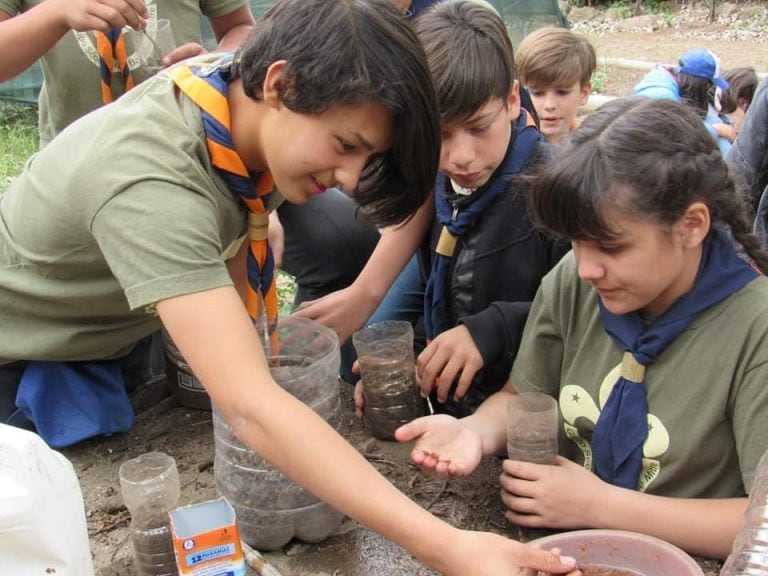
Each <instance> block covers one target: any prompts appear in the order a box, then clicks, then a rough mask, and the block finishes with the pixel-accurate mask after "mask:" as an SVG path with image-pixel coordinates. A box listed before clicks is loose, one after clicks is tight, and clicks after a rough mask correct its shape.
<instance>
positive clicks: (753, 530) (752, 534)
mask: <svg viewBox="0 0 768 576" xmlns="http://www.w3.org/2000/svg"><path fill="white" fill-rule="evenodd" d="M720 576H768V451H766V452H765V453H764V454H763V457H762V458H761V459H760V462H759V463H758V465H757V468H756V469H755V476H754V479H753V480H752V490H751V491H750V493H749V504H747V511H746V512H745V513H744V521H743V522H742V524H741V530H739V534H738V536H736V540H735V541H734V543H733V548H732V550H731V554H730V556H728V559H727V560H726V561H725V564H724V565H723V569H722V570H721V572H720Z"/></svg>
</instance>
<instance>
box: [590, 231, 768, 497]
mask: <svg viewBox="0 0 768 576" xmlns="http://www.w3.org/2000/svg"><path fill="white" fill-rule="evenodd" d="M758 275H759V274H758V273H757V272H756V271H755V270H754V269H753V268H752V267H751V266H750V265H749V264H748V263H747V262H746V261H745V260H744V259H743V258H742V257H740V256H739V255H738V254H737V252H736V249H735V248H734V246H733V243H732V241H731V238H730V235H729V234H728V232H727V231H725V230H724V227H722V226H714V227H713V229H712V232H711V233H710V234H709V236H708V237H707V238H706V240H705V241H704V246H703V251H702V257H701V264H700V265H699V271H698V274H697V276H696V282H695V283H694V286H693V289H692V290H691V291H690V292H688V293H687V294H685V295H684V296H682V297H680V298H679V299H678V300H677V301H676V302H675V303H674V304H673V305H672V306H671V307H670V308H669V309H668V310H667V311H666V312H664V313H663V314H662V315H661V316H659V317H658V318H657V319H656V320H654V322H653V323H652V324H650V325H649V326H647V327H645V326H644V325H643V321H642V319H641V318H640V314H639V313H637V312H631V313H629V314H622V315H619V316H617V315H615V314H611V313H610V312H609V311H608V310H607V309H606V308H605V307H604V306H603V304H602V302H600V301H599V299H598V304H599V306H600V320H601V321H602V324H603V328H604V329H605V331H606V332H608V334H610V336H611V337H612V338H613V340H614V341H615V342H616V344H617V345H618V346H619V347H620V348H621V349H622V350H625V351H626V352H625V353H624V360H623V361H622V365H621V376H619V379H618V381H617V382H616V384H615V385H614V387H613V390H612V391H611V394H610V395H609V397H608V401H607V402H606V403H605V406H604V407H603V410H602V413H601V414H600V418H599V419H598V421H597V424H596V426H595V431H594V434H593V436H592V453H593V457H594V461H595V472H596V473H597V475H598V476H599V477H600V478H602V479H603V480H605V481H606V482H610V483H611V484H614V485H616V486H622V487H624V488H629V489H631V490H635V489H636V488H637V485H638V479H639V476H640V472H641V469H642V460H643V443H644V442H645V440H646V438H647V437H648V402H647V399H646V396H645V386H644V384H643V381H644V377H645V368H646V367H647V366H649V365H651V364H653V362H654V361H655V360H656V359H657V358H658V357H659V356H660V355H661V353H662V352H664V349H665V348H666V347H667V345H668V344H669V343H670V342H672V341H673V340H674V339H675V338H677V335H678V334H680V333H681V332H682V331H683V330H685V329H686V328H687V327H688V325H689V324H690V323H691V322H692V321H693V320H694V319H695V318H696V317H697V316H698V315H699V314H700V313H701V312H703V311H704V310H706V309H707V308H709V307H710V306H714V305H715V304H717V303H718V302H720V301H722V300H725V299H726V298H728V297H729V296H730V295H731V294H733V293H735V292H738V291H739V290H740V289H741V288H743V287H744V286H745V285H746V284H747V283H749V282H750V281H752V280H753V279H754V278H756V277H757V276H758Z"/></svg>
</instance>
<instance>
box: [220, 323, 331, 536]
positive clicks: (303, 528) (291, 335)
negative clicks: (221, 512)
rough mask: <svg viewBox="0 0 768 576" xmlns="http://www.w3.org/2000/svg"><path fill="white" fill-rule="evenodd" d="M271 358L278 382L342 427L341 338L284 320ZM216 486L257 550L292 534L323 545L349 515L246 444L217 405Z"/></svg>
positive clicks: (317, 325)
mask: <svg viewBox="0 0 768 576" xmlns="http://www.w3.org/2000/svg"><path fill="white" fill-rule="evenodd" d="M272 347H273V349H272V350H271V351H270V354H269V355H268V356H267V360H268V362H269V365H270V371H271V373H272V377H273V378H274V379H275V381H276V382H277V383H278V384H279V385H280V386H282V387H283V388H284V389H285V390H286V391H287V392H289V393H291V394H292V395H293V396H295V397H296V398H298V399H299V400H301V401H302V402H304V403H305V404H306V405H307V406H309V407H310V408H312V409H313V410H314V411H315V412H316V413H317V414H318V415H320V416H321V417H322V418H323V419H324V420H326V422H328V423H329V424H330V425H331V426H332V427H333V428H334V429H336V430H337V431H339V432H341V428H342V408H341V397H340V395H339V380H338V374H339V365H340V363H341V357H340V355H339V340H338V337H337V336H336V333H335V332H334V331H333V330H331V329H330V328H327V327H325V326H323V325H322V324H320V323H318V322H315V321H313V320H308V319H306V318H297V317H292V316H289V317H286V318H281V319H280V320H279V321H278V326H277V337H276V338H274V337H273V338H272ZM213 433H214V440H215V445H216V454H215V458H214V477H215V480H216V488H217V490H218V492H219V494H221V495H222V496H224V497H225V498H226V499H227V500H228V501H229V503H230V504H231V505H232V507H233V508H234V509H235V513H236V515H237V518H236V521H237V527H238V530H239V532H240V537H241V538H242V539H243V541H245V542H246V543H247V544H249V545H250V546H252V547H253V548H255V549H257V550H275V549H277V548H280V547H281V546H284V545H285V544H287V543H288V541H289V540H291V538H294V537H295V538H298V539H299V540H303V541H304V542H319V541H321V540H324V539H325V538H327V537H328V536H330V535H331V534H332V533H333V532H335V531H336V530H337V529H338V527H339V526H340V525H341V523H342V521H343V520H344V515H343V514H341V513H340V512H338V511H337V510H335V509H334V508H332V507H331V506H329V505H328V504H326V503H325V502H323V501H322V500H318V499H317V498H316V497H315V496H313V495H312V494H310V493H309V492H308V491H306V490H304V489H303V488H302V487H300V486H299V485H298V484H295V483H294V482H292V481H290V480H289V479H288V478H287V477H286V476H284V475H283V474H282V473H281V472H279V471H278V470H276V469H275V468H273V467H272V466H271V465H270V464H269V463H267V461H266V460H264V459H262V458H261V456H259V455H258V454H257V453H256V452H254V451H253V450H251V449H250V448H248V447H247V446H245V445H244V444H243V443H241V442H240V441H239V440H238V439H237V437H236V435H235V433H234V431H233V430H232V428H231V427H230V426H229V425H228V424H227V422H226V421H225V420H224V419H223V418H222V416H221V414H219V412H218V411H217V410H216V407H215V406H214V409H213Z"/></svg>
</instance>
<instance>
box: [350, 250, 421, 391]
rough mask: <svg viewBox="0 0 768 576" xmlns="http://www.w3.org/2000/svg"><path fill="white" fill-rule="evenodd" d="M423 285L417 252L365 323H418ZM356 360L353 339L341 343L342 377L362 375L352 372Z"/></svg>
mask: <svg viewBox="0 0 768 576" xmlns="http://www.w3.org/2000/svg"><path fill="white" fill-rule="evenodd" d="M424 289H425V284H424V281H423V279H422V277H421V270H420V267H419V259H418V257H417V256H414V257H413V258H411V259H410V261H409V262H408V264H406V265H405V268H403V271H402V272H400V275H399V276H398V277H397V278H396V279H395V281H394V282H393V283H392V286H390V288H389V290H388V291H387V294H386V295H385V296H384V299H383V300H382V301H381V303H380V304H379V307H378V308H376V310H374V312H373V314H372V315H371V317H370V318H368V321H367V322H366V326H370V325H371V324H375V323H376V322H383V321H385V320H403V321H406V322H410V323H411V324H413V325H414V326H415V325H416V323H417V322H418V321H419V318H421V316H422V314H423V313H424ZM355 360H357V354H356V353H355V349H354V346H352V342H351V339H350V340H348V341H347V342H345V343H344V345H343V346H342V347H341V370H340V371H339V373H340V376H341V378H342V380H344V381H345V382H349V383H350V384H354V383H356V382H357V381H358V380H359V379H360V376H358V375H357V374H353V373H352V364H354V363H355Z"/></svg>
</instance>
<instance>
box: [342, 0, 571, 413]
mask: <svg viewBox="0 0 768 576" xmlns="http://www.w3.org/2000/svg"><path fill="white" fill-rule="evenodd" d="M415 28H416V33H417V35H418V37H419V39H420V40H421V42H422V44H423V45H424V49H425V52H426V54H427V61H428V63H429V67H430V70H431V72H432V77H433V79H434V83H435V89H436V91H437V97H438V102H439V109H440V116H441V118H440V123H441V130H442V145H441V150H440V173H439V174H438V178H437V180H436V183H435V193H434V198H435V204H436V211H435V218H434V223H433V225H432V231H431V234H430V235H429V237H428V239H427V240H428V241H427V242H426V243H425V245H423V246H422V248H421V250H420V254H419V255H420V262H421V268H422V270H421V273H422V276H423V277H424V278H426V287H425V291H424V297H423V300H422V306H423V308H422V310H423V315H422V316H423V324H424V333H425V334H424V335H425V336H426V340H427V344H426V348H424V350H423V351H422V352H421V354H420V355H419V357H418V360H417V375H418V377H419V380H420V386H421V390H422V393H423V394H424V395H427V394H432V397H433V400H434V402H433V407H434V408H435V410H437V411H445V412H449V413H453V414H467V413H470V412H472V411H473V410H474V408H475V407H477V406H478V405H479V404H480V403H481V402H482V401H483V399H484V398H486V397H487V396H488V395H490V394H492V393H493V392H495V391H496V390H498V389H499V388H501V386H502V385H503V384H504V382H505V380H506V377H507V375H508V374H509V370H510V368H511V365H512V361H513V360H514V357H515V353H516V351H517V347H518V345H519V340H520V335H521V333H522V329H523V325H524V324H525V320H526V317H527V315H528V309H529V307H530V303H531V300H532V299H533V296H534V294H535V293H536V289H537V288H538V286H539V282H540V281H541V278H542V277H543V276H544V274H546V272H547V271H549V270H550V268H551V267H552V266H553V265H554V264H555V263H556V262H557V261H558V260H559V258H560V256H562V254H563V253H564V252H565V251H566V249H567V248H566V246H565V245H564V244H561V245H557V246H556V245H555V244H554V242H553V240H552V239H551V238H549V237H547V236H546V235H544V234H542V233H540V232H539V231H538V230H537V229H536V228H535V227H534V226H533V224H532V222H531V221H530V219H529V217H528V214H527V209H526V197H527V186H526V185H525V184H524V181H523V178H522V177H521V176H522V174H524V173H525V172H526V171H527V170H529V169H530V168H531V167H532V166H534V165H535V164H536V163H537V162H539V161H540V160H542V159H543V158H544V157H545V156H547V154H548V149H547V145H546V144H545V143H544V142H543V140H542V138H541V135H540V133H539V131H538V130H537V129H536V126H535V124H534V123H533V121H532V119H531V117H530V115H529V114H528V113H527V112H526V111H525V110H524V109H522V108H521V106H520V97H519V91H518V90H519V87H518V83H517V80H516V79H515V63H514V57H513V51H512V45H511V43H510V40H509V37H508V35H507V31H506V27H505V26H504V22H503V21H502V20H501V17H500V16H499V15H498V14H497V13H496V12H495V11H493V10H491V9H489V8H488V7H487V6H485V5H482V4H480V3H478V2H474V1H470V0H457V1H450V2H442V3H439V4H437V5H435V6H433V7H431V8H429V9H427V10H425V11H424V12H423V13H422V14H421V15H420V16H418V17H417V18H416V20H415ZM406 270H408V269H406ZM375 319H376V320H380V319H383V318H381V317H376V318H375ZM422 345H423V344H422ZM355 397H356V402H357V406H358V409H364V406H363V405H362V402H363V401H362V387H361V386H360V385H359V386H358V387H357V389H356V395H355Z"/></svg>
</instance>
